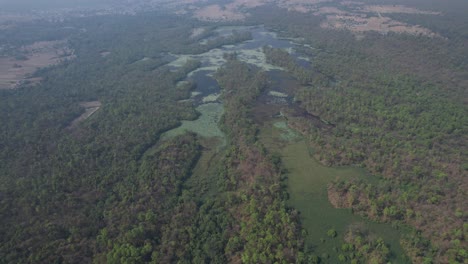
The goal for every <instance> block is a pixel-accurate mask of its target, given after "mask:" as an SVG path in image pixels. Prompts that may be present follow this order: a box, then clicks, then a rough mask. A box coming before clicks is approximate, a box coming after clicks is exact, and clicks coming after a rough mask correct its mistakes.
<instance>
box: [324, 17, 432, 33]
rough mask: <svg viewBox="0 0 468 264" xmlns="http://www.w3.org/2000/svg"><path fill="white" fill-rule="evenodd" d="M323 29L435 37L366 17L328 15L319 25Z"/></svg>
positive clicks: (418, 29)
mask: <svg viewBox="0 0 468 264" xmlns="http://www.w3.org/2000/svg"><path fill="white" fill-rule="evenodd" d="M321 27H323V28H331V29H347V30H350V31H353V32H355V33H362V32H366V31H377V32H381V33H384V34H385V33H388V32H395V33H408V34H412V35H425V36H429V37H435V36H437V34H435V33H434V32H432V31H430V30H429V29H426V28H423V27H421V26H417V25H409V24H406V23H403V22H399V21H396V20H392V19H390V18H388V17H382V16H379V17H366V16H364V15H329V16H327V20H326V21H325V22H323V23H322V24H321Z"/></svg>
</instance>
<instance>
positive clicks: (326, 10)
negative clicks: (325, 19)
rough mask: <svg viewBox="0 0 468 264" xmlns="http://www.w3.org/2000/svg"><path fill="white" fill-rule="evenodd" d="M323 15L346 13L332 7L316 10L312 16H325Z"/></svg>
mask: <svg viewBox="0 0 468 264" xmlns="http://www.w3.org/2000/svg"><path fill="white" fill-rule="evenodd" d="M325 14H335V15H344V14H347V12H345V11H343V10H340V9H338V8H336V7H332V6H326V7H321V8H319V9H318V11H316V12H314V15H325Z"/></svg>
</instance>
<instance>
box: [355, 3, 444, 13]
mask: <svg viewBox="0 0 468 264" xmlns="http://www.w3.org/2000/svg"><path fill="white" fill-rule="evenodd" d="M360 11H363V12H369V13H371V12H373V13H382V14H386V13H404V14H425V15H439V14H440V13H438V12H430V11H423V10H419V9H416V8H412V7H406V6H402V5H366V6H363V7H362V8H361V9H360Z"/></svg>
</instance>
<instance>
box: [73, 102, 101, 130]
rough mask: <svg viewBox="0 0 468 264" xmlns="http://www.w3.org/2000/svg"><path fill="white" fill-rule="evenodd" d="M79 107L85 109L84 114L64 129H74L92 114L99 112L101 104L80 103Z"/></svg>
mask: <svg viewBox="0 0 468 264" xmlns="http://www.w3.org/2000/svg"><path fill="white" fill-rule="evenodd" d="M80 106H82V107H83V108H85V112H84V113H83V114H82V115H80V116H79V117H77V118H76V119H75V120H73V121H72V122H71V124H70V125H69V126H68V127H67V128H66V129H68V130H72V129H74V128H76V127H77V126H78V125H79V124H80V123H81V122H83V121H84V120H86V119H88V118H89V117H90V116H92V115H93V114H94V113H96V111H97V110H99V108H101V102H99V101H91V102H82V103H80Z"/></svg>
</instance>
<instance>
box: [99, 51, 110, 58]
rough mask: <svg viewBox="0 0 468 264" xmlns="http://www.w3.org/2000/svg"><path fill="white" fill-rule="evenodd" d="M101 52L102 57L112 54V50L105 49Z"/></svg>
mask: <svg viewBox="0 0 468 264" xmlns="http://www.w3.org/2000/svg"><path fill="white" fill-rule="evenodd" d="M99 54H100V55H101V57H103V58H105V57H107V56H109V55H110V54H111V52H110V51H107V50H105V51H101V52H100V53H99Z"/></svg>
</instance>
